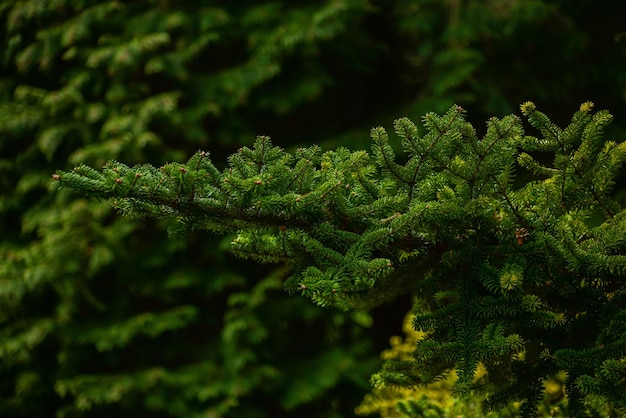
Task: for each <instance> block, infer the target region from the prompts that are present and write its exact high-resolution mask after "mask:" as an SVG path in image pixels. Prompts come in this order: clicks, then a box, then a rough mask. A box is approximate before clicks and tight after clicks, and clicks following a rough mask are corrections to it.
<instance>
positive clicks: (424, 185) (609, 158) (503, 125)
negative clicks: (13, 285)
mask: <svg viewBox="0 0 626 418" xmlns="http://www.w3.org/2000/svg"><path fill="white" fill-rule="evenodd" d="M591 109H592V104H591V103H585V104H583V105H582V106H581V108H580V110H579V111H578V112H576V113H575V114H574V116H573V118H572V122H571V123H570V124H569V125H568V126H567V127H566V128H565V129H561V128H559V127H558V126H556V125H554V124H553V123H552V122H551V121H550V120H549V119H548V117H547V116H546V115H544V114H543V113H541V112H539V111H537V110H536V109H535V106H534V105H533V104H532V103H530V102H527V103H525V104H523V105H522V106H521V110H522V113H523V114H524V115H525V116H526V117H527V119H528V121H529V122H530V124H531V125H532V127H534V128H535V129H537V130H538V131H539V132H540V134H541V136H540V137H533V136H527V135H525V133H524V129H523V127H522V120H521V119H520V118H518V117H516V116H514V115H510V116H506V117H504V118H502V119H498V118H492V119H490V120H489V121H488V123H487V131H486V133H485V134H484V136H482V137H481V136H479V135H478V133H477V132H476V130H475V129H474V128H473V127H472V126H471V125H470V124H469V123H468V122H467V121H466V120H465V117H464V116H465V114H464V110H463V109H462V108H461V107H459V106H454V107H452V108H451V109H450V110H449V111H448V112H447V113H445V114H444V115H442V116H439V115H436V114H432V113H430V114H427V115H426V116H425V117H424V118H423V121H422V123H423V126H424V128H425V133H424V134H423V135H422V134H420V130H419V129H418V127H417V126H416V125H415V124H414V123H413V122H411V121H410V120H408V119H399V120H397V121H396V122H395V131H396V134H397V135H398V136H399V137H400V140H401V142H400V143H401V146H402V150H403V151H404V154H403V155H402V156H401V157H398V156H397V155H396V151H395V149H394V146H395V145H394V146H392V144H391V143H390V140H389V138H388V135H387V133H386V132H385V130H384V129H383V128H375V129H373V130H372V140H373V145H372V152H371V154H368V153H367V152H365V151H356V152H353V151H349V150H348V149H345V148H339V149H336V150H334V151H326V152H322V150H321V149H320V148H319V147H316V146H313V147H311V148H306V149H298V150H296V151H295V152H294V153H293V154H292V153H288V152H285V151H284V150H282V149H280V148H278V147H275V146H273V145H272V144H271V142H270V140H269V138H267V137H259V138H258V139H257V141H256V142H255V144H254V146H253V147H252V148H247V147H244V148H242V149H240V150H239V152H237V153H236V154H233V155H231V157H230V158H229V161H228V162H229V164H228V167H227V168H226V169H224V170H219V169H218V168H216V167H215V166H214V165H213V163H212V162H211V160H210V159H209V155H208V153H206V152H198V153H196V154H195V155H194V156H193V157H191V159H190V160H189V161H188V162H187V163H185V164H177V163H172V164H167V165H165V166H163V167H160V168H156V167H152V166H150V165H141V166H135V167H128V166H126V165H124V164H121V163H118V162H110V163H109V164H107V165H106V166H105V168H104V169H103V171H102V172H99V171H96V170H93V169H92V168H89V167H87V166H79V167H77V168H75V169H74V170H73V171H72V172H59V173H57V174H55V175H54V178H55V179H57V180H58V181H59V182H60V184H61V185H63V186H67V187H71V188H74V189H76V190H78V191H80V192H83V193H86V194H89V195H94V196H97V197H106V198H108V197H112V198H114V204H115V206H116V207H118V208H119V209H120V210H121V211H122V212H123V213H124V214H128V215H133V216H141V217H157V218H164V217H173V218H176V219H177V220H178V221H179V225H180V229H181V231H184V230H185V229H186V228H191V229H207V230H212V231H217V232H236V237H235V238H234V239H233V242H232V247H233V251H234V252H235V253H236V254H238V255H239V256H242V257H251V258H254V259H256V260H258V261H260V262H287V263H290V264H291V265H292V266H293V275H292V276H291V277H290V278H289V279H288V280H287V281H286V282H285V288H286V289H287V291H289V292H292V293H295V292H300V293H302V294H303V295H305V296H307V297H309V298H311V299H312V300H313V301H314V302H315V303H317V304H320V305H323V306H326V305H329V306H330V305H332V306H337V307H340V308H342V309H349V308H351V307H355V306H364V307H368V306H374V305H376V304H380V303H383V302H385V301H388V300H390V299H391V298H393V297H394V296H397V295H399V294H406V293H410V294H412V295H415V296H416V300H417V302H416V305H415V306H416V312H415V314H416V319H415V327H416V329H419V330H422V331H425V332H426V333H427V337H426V338H425V339H424V340H422V341H420V343H419V344H418V346H417V347H416V351H415V352H414V358H413V360H412V361H410V362H399V361H396V362H390V363H388V364H387V365H386V367H385V369H384V370H383V371H382V372H381V373H379V374H377V375H376V377H375V379H374V381H375V383H378V384H400V385H417V384H422V383H427V382H429V381H432V380H434V379H439V378H441V377H442V376H444V375H445V374H446V373H448V372H449V371H450V370H451V369H456V372H457V374H458V380H457V382H456V384H455V390H456V393H458V394H459V395H465V394H467V393H469V392H470V391H471V390H480V391H483V392H485V393H487V394H489V396H488V397H487V399H486V401H485V407H486V408H488V409H490V410H494V409H499V408H502V407H504V406H506V405H508V404H510V403H511V402H512V401H516V400H517V401H521V406H520V409H519V414H520V416H534V413H535V411H536V407H537V405H538V403H539V402H540V401H541V400H542V397H543V391H544V388H543V382H544V381H545V379H547V378H549V377H550V376H554V375H556V374H557V373H559V372H561V371H565V372H566V373H567V382H566V386H567V396H568V414H570V415H571V416H579V415H585V414H592V411H596V412H595V413H598V411H602V408H605V407H606V408H612V409H614V410H625V409H626V402H625V399H626V292H625V290H626V288H625V286H624V284H623V283H624V276H625V275H626V256H625V255H624V254H625V249H626V240H625V238H626V212H624V210H623V208H622V206H621V205H620V203H619V202H618V201H616V200H615V199H614V198H613V197H612V195H611V192H612V186H613V184H614V181H615V178H616V175H617V171H618V169H619V168H620V166H621V164H622V162H623V160H624V158H625V157H626V143H620V144H617V143H614V142H607V141H605V140H604V139H603V137H602V133H603V128H604V127H605V126H606V125H607V124H608V123H610V121H611V119H612V118H611V115H610V114H608V113H607V112H606V111H600V112H597V113H592V112H591ZM520 168H521V169H523V170H525V172H524V173H523V175H522V174H521V173H520V177H522V178H523V179H524V180H523V182H522V181H516V179H515V173H516V171H519V170H520ZM531 175H532V178H533V180H527V179H528V178H529V177H531ZM520 183H524V184H520ZM480 363H482V364H483V365H484V367H485V369H486V371H487V374H486V375H484V376H483V377H481V378H480V379H479V380H478V381H476V380H475V379H474V376H475V371H476V369H477V367H478V365H479V364H480ZM598 405H600V406H598ZM598 408H600V409H598Z"/></svg>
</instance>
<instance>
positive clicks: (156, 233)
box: [0, 0, 626, 418]
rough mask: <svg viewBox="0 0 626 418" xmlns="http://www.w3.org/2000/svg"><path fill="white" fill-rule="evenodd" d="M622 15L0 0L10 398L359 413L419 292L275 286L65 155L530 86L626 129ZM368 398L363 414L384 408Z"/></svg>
mask: <svg viewBox="0 0 626 418" xmlns="http://www.w3.org/2000/svg"><path fill="white" fill-rule="evenodd" d="M625 15H626V3H624V2H621V1H607V2H603V3H602V5H599V4H598V3H597V2H593V1H590V0H589V1H584V0H580V1H548V0H487V1H482V0H480V1H479V0H445V1H435V0H414V1H409V0H389V1H376V0H370V1H366V0H325V1H322V0H307V1H302V2H288V1H269V0H268V1H245V0H244V1H237V2H226V1H222V2H219V1H194V2H182V1H176V0H149V1H100V0H98V1H96V0H4V1H2V2H1V3H0V44H1V45H2V48H0V211H1V213H2V216H1V217H0V234H1V241H0V377H1V378H0V415H1V416H3V417H38V416H41V417H44V416H57V417H87V416H89V417H100V416H102V417H110V416H113V415H115V414H117V415H120V416H135V417H143V416H145V417H148V416H149V417H193V416H203V417H207V416H209V417H244V418H245V417H265V416H268V417H269V416H271V417H281V416H301V417H318V416H319V417H322V416H323V417H346V416H352V415H353V414H354V408H355V407H356V406H357V405H358V404H359V402H360V401H361V400H362V399H363V397H364V395H365V394H366V393H367V392H368V391H369V390H370V385H369V377H370V375H371V374H372V373H374V372H375V371H377V370H378V368H379V367H380V356H379V353H380V352H381V351H382V350H384V349H385V348H387V347H388V341H389V337H390V336H391V335H393V334H400V333H401V330H402V328H401V324H402V318H403V316H404V314H405V313H406V312H407V311H408V310H409V309H410V305H411V300H410V297H409V296H407V298H406V300H399V301H397V303H394V304H393V306H387V307H380V308H377V309H375V310H374V311H372V312H360V311H355V312H348V313H344V312H336V311H332V310H324V309H321V308H319V307H316V306H314V305H312V304H310V303H309V302H307V301H305V300H303V299H301V298H299V297H288V296H287V295H286V294H285V293H284V292H283V291H282V281H283V279H284V278H285V277H287V276H288V274H289V272H288V271H287V270H286V269H285V268H284V267H281V266H257V265H254V264H251V263H246V262H242V261H241V260H234V259H233V258H232V257H231V256H230V255H229V254H228V253H227V247H228V242H229V237H217V236H211V235H208V234H206V233H202V234H195V233H190V234H188V235H185V236H182V237H179V236H174V237H168V236H167V233H166V232H165V230H166V227H167V225H165V223H164V222H156V221H151V220H141V219H126V218H121V217H120V216H118V215H117V214H115V213H113V211H112V210H111V209H110V207H109V204H108V203H107V202H98V201H94V200H91V199H83V198H81V197H80V196H77V195H75V194H73V193H71V192H69V191H66V190H56V189H55V187H54V186H53V184H52V182H51V181H50V174H51V173H52V172H54V171H55V170H57V169H70V168H71V167H72V166H74V165H77V164H80V163H87V164H91V165H95V166H99V165H101V164H102V163H104V162H105V161H106V160H108V159H117V160H122V161H124V162H126V163H128V164H131V165H132V164H135V163H143V162H148V163H151V164H156V165H158V164H162V163H165V162H167V161H173V160H184V159H186V158H187V157H189V156H190V155H191V154H192V153H193V152H195V151H196V150H197V149H204V150H208V151H210V152H211V153H212V156H213V159H214V161H216V162H219V161H224V160H225V158H226V156H227V155H228V154H230V153H231V152H233V151H235V150H236V149H237V147H239V146H241V145H242V144H250V143H251V142H252V141H253V139H254V137H255V136H256V135H258V134H266V135H269V136H271V137H272V138H273V140H274V142H275V143H276V144H278V145H280V146H283V147H286V148H291V147H295V146H302V145H304V146H306V145H311V144H312V143H317V144H320V145H323V146H327V147H335V146H339V145H346V146H349V147H352V148H364V149H368V148H369V138H368V131H369V128H371V127H372V126H374V125H379V124H383V125H387V126H389V124H390V123H391V121H392V120H393V119H395V118H397V117H401V116H408V117H410V118H413V119H414V120H419V119H420V117H421V116H422V115H423V114H424V113H426V112H428V111H443V110H445V109H447V108H448V107H449V106H450V105H452V104H453V103H457V104H460V105H462V106H464V107H465V108H467V109H468V111H469V115H470V119H471V120H472V121H473V122H474V123H476V126H478V127H480V126H483V125H482V124H483V123H484V122H483V121H484V120H486V119H487V118H488V117H490V116H502V115H504V114H508V113H512V112H516V109H517V106H518V105H519V104H520V103H522V102H523V101H525V100H533V101H534V102H535V103H536V104H537V105H538V107H539V108H541V109H542V110H543V111H545V112H546V113H547V114H549V115H550V116H551V117H552V118H553V120H554V121H555V122H562V121H565V120H567V118H568V117H569V115H570V114H571V112H572V111H573V110H575V109H577V108H578V105H579V104H580V103H582V102H583V101H586V100H591V101H593V102H595V103H596V105H597V107H599V108H607V109H609V110H611V111H612V112H613V114H615V115H616V122H615V123H614V124H613V125H612V127H611V131H610V132H609V134H608V137H609V138H611V137H614V138H613V139H619V137H620V136H621V137H622V138H623V136H624V133H625V132H626V107H625V102H626V71H625V70H626V25H625V24H624V21H623V19H622V18H621V17H622V16H625ZM559 118H562V119H559ZM394 341H395V344H396V345H395V346H398V344H399V342H398V341H399V340H397V338H396V339H394V340H392V342H394ZM395 346H394V347H395ZM396 348H397V347H396ZM388 355H389V354H388ZM394 396H396V395H393V396H392V398H393V400H394V401H395V399H405V398H406V396H404V395H402V396H397V397H394ZM411 396H412V397H414V398H415V399H419V397H420V396H421V394H411V395H410V396H409V397H411ZM432 396H434V395H432ZM372 399H373V398H369V400H368V401H366V402H365V403H364V405H362V406H361V407H360V408H359V409H358V412H360V413H363V414H365V413H368V412H375V413H380V414H381V415H384V413H386V412H385V411H387V410H386V409H384V407H382V406H381V405H382V403H381V404H380V405H378V406H376V405H375V404H372V402H371V401H372ZM380 402H383V401H380ZM415 405H417V403H415V404H414V405H413V407H412V409H411V408H408V407H406V405H405V407H404V409H402V408H403V407H400V410H404V411H405V412H404V415H405V416H422V415H416V414H418V412H415V411H417V409H416V408H415ZM439 405H443V406H445V403H443V404H441V403H440V404H439ZM368 408H369V409H368ZM385 408H386V407H385ZM430 408H431V409H432V408H434V409H433V410H435V409H436V408H438V407H437V406H436V405H434V406H433V405H431V406H430ZM411 411H413V412H411ZM398 413H400V412H398ZM387 416H392V415H387Z"/></svg>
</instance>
